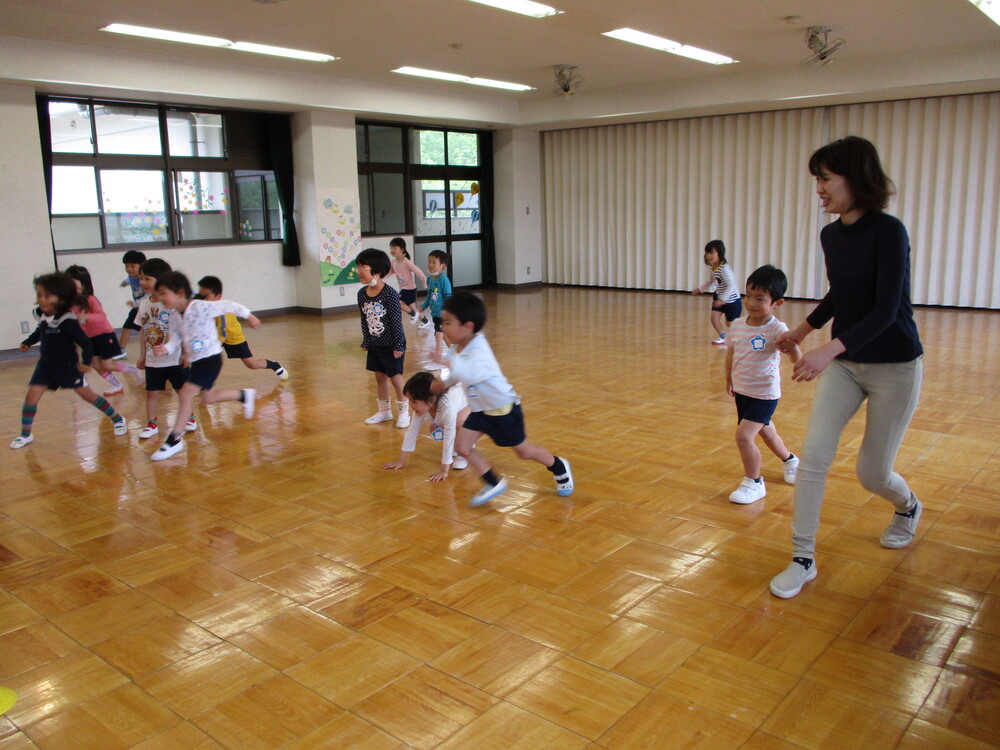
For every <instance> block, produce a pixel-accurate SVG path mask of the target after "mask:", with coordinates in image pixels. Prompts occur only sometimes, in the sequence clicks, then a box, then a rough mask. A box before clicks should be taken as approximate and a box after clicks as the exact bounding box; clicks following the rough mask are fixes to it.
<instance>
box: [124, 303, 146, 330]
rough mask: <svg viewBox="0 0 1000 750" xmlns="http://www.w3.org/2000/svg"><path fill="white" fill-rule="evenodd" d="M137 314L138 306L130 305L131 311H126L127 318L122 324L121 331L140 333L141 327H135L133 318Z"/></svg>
mask: <svg viewBox="0 0 1000 750" xmlns="http://www.w3.org/2000/svg"><path fill="white" fill-rule="evenodd" d="M138 312H139V306H138V305H132V309H131V310H129V311H128V317H127V318H125V322H124V323H123V324H122V330H124V329H126V328H127V329H128V330H130V331H141V330H142V326H140V325H136V322H135V316H136V313H138Z"/></svg>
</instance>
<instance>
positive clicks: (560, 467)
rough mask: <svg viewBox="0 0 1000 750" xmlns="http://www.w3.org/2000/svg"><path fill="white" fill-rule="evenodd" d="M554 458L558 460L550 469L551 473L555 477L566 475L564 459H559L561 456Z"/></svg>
mask: <svg viewBox="0 0 1000 750" xmlns="http://www.w3.org/2000/svg"><path fill="white" fill-rule="evenodd" d="M554 458H555V459H556V460H555V461H553V462H552V465H551V466H549V467H548V469H549V471H551V472H552V473H553V474H554V475H555V476H559V475H560V474H565V473H566V466H565V465H564V464H563V462H562V459H561V458H559V456H554Z"/></svg>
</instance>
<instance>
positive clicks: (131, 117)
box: [45, 98, 282, 251]
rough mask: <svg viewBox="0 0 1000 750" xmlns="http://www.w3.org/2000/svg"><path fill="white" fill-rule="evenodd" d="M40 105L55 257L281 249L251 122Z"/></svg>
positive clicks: (177, 112)
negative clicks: (136, 249)
mask: <svg viewBox="0 0 1000 750" xmlns="http://www.w3.org/2000/svg"><path fill="white" fill-rule="evenodd" d="M45 101H46V104H47V107H46V108H45V110H46V111H47V114H48V126H49V132H50V133H51V140H50V144H51V149H52V209H51V220H52V236H53V240H54V242H55V248H56V250H57V251H72V250H93V249H101V248H108V249H111V248H114V249H116V250H117V249H120V248H122V247H125V246H143V247H148V246H150V245H164V246H169V245H178V244H182V243H207V242H212V243H224V242H240V241H243V242H247V241H251V242H252V241H267V240H280V239H281V226H282V221H281V209H280V205H279V201H278V191H277V185H276V182H275V178H274V173H273V172H272V171H270V169H269V167H270V164H269V158H270V157H269V155H268V154H267V153H266V150H265V149H266V147H264V146H262V145H261V144H263V143H264V142H265V141H264V139H263V138H262V137H261V133H262V129H263V125H262V123H261V118H260V116H259V115H256V113H246V112H225V111H199V110H194V109H185V108H180V107H173V106H167V105H163V104H150V103H147V102H109V101H100V100H93V99H69V98H60V99H55V98H52V99H48V98H47V99H45ZM230 143H232V144H234V147H233V148H230V146H229V144H230Z"/></svg>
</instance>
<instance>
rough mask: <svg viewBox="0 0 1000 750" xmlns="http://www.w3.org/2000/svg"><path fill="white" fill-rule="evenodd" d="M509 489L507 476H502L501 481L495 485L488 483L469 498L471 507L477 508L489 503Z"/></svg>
mask: <svg viewBox="0 0 1000 750" xmlns="http://www.w3.org/2000/svg"><path fill="white" fill-rule="evenodd" d="M506 491H507V477H501V478H500V481H499V482H497V483H496V484H494V485H486V486H485V487H483V488H482V489H481V490H479V492H477V493H476V494H475V495H473V496H472V499H471V500H469V507H471V508H476V507H478V506H480V505H483V504H485V503H488V502H489V501H490V500H492V499H493V498H495V497H499V496H500V495H502V494H503V493H505V492H506Z"/></svg>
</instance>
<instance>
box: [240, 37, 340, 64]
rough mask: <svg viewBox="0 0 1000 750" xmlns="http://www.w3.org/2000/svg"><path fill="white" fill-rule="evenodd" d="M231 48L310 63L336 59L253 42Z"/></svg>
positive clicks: (319, 53)
mask: <svg viewBox="0 0 1000 750" xmlns="http://www.w3.org/2000/svg"><path fill="white" fill-rule="evenodd" d="M231 46H232V48H233V49H235V50H239V51H240V52H256V53H257V54H258V55H274V56H275V57H291V58H293V59H295V60H310V61H311V62H330V61H331V60H337V59H338V58H336V57H334V56H333V55H324V54H323V53H321V52H306V51H305V50H300V49H288V48H287V47H271V46H269V45H267V44H254V43H253V42H236V43H234V44H233V45H231Z"/></svg>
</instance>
